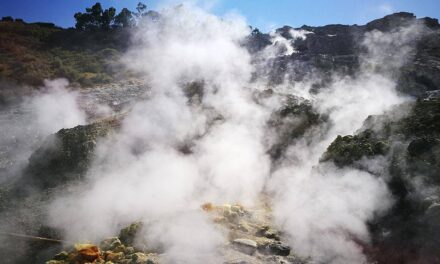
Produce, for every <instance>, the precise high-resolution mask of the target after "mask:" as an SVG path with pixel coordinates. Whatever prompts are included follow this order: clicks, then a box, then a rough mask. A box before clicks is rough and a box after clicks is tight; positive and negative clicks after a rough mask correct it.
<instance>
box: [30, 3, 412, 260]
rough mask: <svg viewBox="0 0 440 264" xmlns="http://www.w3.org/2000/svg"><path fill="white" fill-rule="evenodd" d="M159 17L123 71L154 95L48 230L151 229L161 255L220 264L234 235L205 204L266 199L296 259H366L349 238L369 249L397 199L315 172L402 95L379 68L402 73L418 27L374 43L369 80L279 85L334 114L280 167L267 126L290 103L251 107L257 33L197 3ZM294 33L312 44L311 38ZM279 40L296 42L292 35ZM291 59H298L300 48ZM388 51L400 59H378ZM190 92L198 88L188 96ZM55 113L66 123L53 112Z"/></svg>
mask: <svg viewBox="0 0 440 264" xmlns="http://www.w3.org/2000/svg"><path fill="white" fill-rule="evenodd" d="M161 16H162V17H161V19H160V21H145V22H146V23H145V24H144V25H141V26H140V29H139V30H138V31H137V32H136V33H135V34H134V36H133V43H134V44H133V47H132V49H131V50H130V51H129V52H128V53H127V54H126V56H125V62H126V64H127V67H128V68H130V69H131V70H133V71H136V72H137V73H139V74H142V75H143V76H144V77H145V80H146V81H147V82H148V83H149V85H150V86H151V91H150V95H149V98H148V99H147V100H145V101H142V102H139V103H137V104H136V105H135V106H134V107H133V109H132V110H131V111H130V113H129V114H128V116H127V117H126V118H125V119H124V121H123V125H122V128H121V129H120V131H118V132H117V133H116V134H114V135H111V136H109V137H108V138H106V139H103V140H102V141H101V142H99V146H98V150H97V153H96V159H95V161H94V163H93V166H92V168H91V169H90V171H89V173H88V176H87V181H86V183H84V184H82V185H81V186H73V187H71V189H70V190H67V191H66V194H64V195H62V196H59V197H57V199H56V200H55V201H54V202H53V203H52V204H51V205H50V206H49V219H50V221H51V224H52V225H53V226H55V227H60V228H63V229H64V230H65V232H66V234H67V239H68V240H73V241H78V240H88V239H93V240H99V239H101V238H104V237H106V236H111V235H114V234H115V233H117V231H118V229H119V228H120V227H121V226H122V225H125V224H128V223H131V222H134V221H139V220H141V221H143V222H145V223H146V230H145V233H144V238H145V239H146V240H147V241H148V242H149V243H152V244H150V245H151V246H152V247H158V248H163V249H164V251H165V252H166V253H167V254H166V256H167V259H166V261H168V262H170V263H176V262H181V263H217V262H219V263H221V261H222V260H221V257H220V255H219V254H218V252H217V249H218V248H219V246H220V245H222V244H223V243H225V241H226V238H225V234H223V233H222V232H221V231H220V230H219V229H217V228H216V227H215V226H214V225H212V224H211V223H210V221H209V219H207V217H206V216H205V215H204V214H203V212H202V211H201V210H199V207H200V205H201V204H202V203H204V202H207V201H211V202H214V203H241V204H244V205H245V206H253V205H255V204H257V203H258V202H259V199H260V197H261V194H262V193H263V192H267V193H269V194H271V200H270V201H269V202H270V203H271V205H272V207H273V209H274V212H273V213H274V217H275V222H276V224H278V226H279V227H280V228H281V229H282V230H283V231H284V232H285V233H287V235H288V238H289V242H290V244H291V246H292V247H293V249H294V251H295V252H296V253H299V254H301V255H304V256H312V257H313V259H314V260H316V261H323V262H326V263H363V262H366V259H365V257H364V256H363V254H362V251H361V249H360V247H359V246H358V245H357V244H356V243H355V242H353V238H355V239H356V240H360V241H363V242H365V243H368V239H369V235H368V230H367V226H366V222H367V221H368V220H371V219H372V218H373V217H374V215H375V214H380V213H381V212H383V211H385V210H387V209H388V208H389V207H390V205H391V204H392V197H390V194H389V192H388V190H387V188H386V185H385V183H384V182H383V180H382V179H380V178H378V177H376V176H375V175H372V174H370V173H367V172H364V171H360V170H356V169H348V168H344V169H340V168H336V167H335V166H334V165H333V164H330V163H319V158H320V157H321V156H322V154H323V153H324V151H325V149H326V148H327V146H328V145H329V144H330V143H331V142H332V141H333V140H334V138H335V137H336V136H337V135H339V134H342V135H346V134H352V133H354V132H355V131H356V130H357V129H359V128H360V127H361V125H362V122H363V120H364V119H365V118H366V117H367V116H368V115H371V114H380V113H383V112H384V111H385V110H388V109H389V108H390V107H392V106H393V105H396V104H399V103H402V102H403V101H405V100H406V98H404V97H402V96H400V95H398V94H397V92H396V91H395V82H394V81H393V78H394V77H395V75H393V74H390V75H388V74H383V73H379V71H378V70H377V67H376V66H378V65H381V67H382V72H386V73H388V72H394V73H395V72H397V71H398V68H399V67H400V66H401V65H402V63H403V62H404V60H402V54H401V53H400V51H402V49H391V48H389V47H390V46H391V45H394V44H395V43H403V44H402V45H403V46H402V47H403V48H404V49H403V51H404V53H405V54H406V55H408V56H410V53H411V52H410V51H411V49H410V47H411V45H410V44H411V43H412V41H413V40H414V39H416V38H417V37H418V36H419V35H420V32H421V30H420V28H419V26H414V27H412V28H409V29H400V30H398V31H396V32H394V33H392V34H390V35H385V34H383V33H380V32H371V33H369V34H367V35H366V36H365V40H364V42H363V45H364V46H365V47H366V49H367V51H368V53H367V55H366V56H365V57H363V60H362V66H361V72H359V73H358V74H357V75H356V76H355V77H339V76H335V78H334V81H333V82H332V83H331V84H329V85H328V87H326V88H325V89H322V90H320V91H319V92H318V93H317V94H312V93H310V92H309V91H310V89H311V86H310V83H308V82H303V83H284V84H282V85H280V86H279V87H274V90H275V91H278V92H280V93H289V94H293V95H298V96H301V97H304V98H306V99H308V100H310V101H311V103H312V105H313V107H314V108H315V109H316V110H317V111H318V112H319V113H322V114H326V115H328V116H329V121H328V123H327V124H325V125H322V126H316V127H314V128H312V129H311V130H309V131H307V132H306V134H305V135H304V137H302V138H300V139H298V140H297V141H296V142H294V143H293V144H292V145H291V146H289V148H288V151H287V154H286V155H285V157H284V158H283V160H282V162H281V164H280V165H278V166H276V167H274V166H272V164H271V160H270V158H269V156H268V155H267V154H266V151H267V146H266V141H267V138H266V136H267V134H268V133H267V129H268V128H267V121H268V119H269V117H270V115H271V113H273V112H274V111H275V110H277V109H279V107H280V104H281V101H282V100H281V99H280V98H278V97H277V96H274V97H273V98H272V99H268V100H267V101H264V102H257V101H256V100H255V98H254V93H255V92H256V91H261V90H263V89H265V82H264V81H262V80H257V81H251V80H252V78H251V77H252V73H253V72H254V70H255V68H254V67H255V66H254V65H253V64H252V63H251V56H250V54H249V53H248V52H247V50H246V49H245V48H244V47H243V46H242V42H243V40H244V39H245V38H246V36H248V35H249V33H250V29H249V27H248V26H247V23H246V21H245V20H244V19H243V18H241V17H239V16H237V15H230V16H226V17H224V18H219V17H216V16H214V15H211V14H208V13H206V12H205V11H203V10H201V9H199V8H197V7H194V6H188V5H183V6H178V7H172V8H167V9H165V10H163V12H161ZM292 34H293V35H295V37H296V38H304V37H306V35H305V33H304V32H299V33H298V32H296V33H295V32H294V33H292ZM274 37H275V38H277V39H278V43H281V44H283V45H287V46H288V44H289V41H288V40H286V39H284V40H282V41H281V40H279V38H282V37H281V36H274ZM268 49H274V47H273V46H271V47H268V48H267V50H265V51H263V52H261V54H266V55H264V56H274V54H278V53H274V52H273V50H268ZM286 51H287V52H288V53H291V52H294V50H292V49H291V46H289V47H288V48H287V47H286ZM384 54H391V59H387V60H384V59H382V58H383V56H384ZM404 57H405V56H404ZM384 62H387V63H384ZM263 77H264V76H263ZM261 79H264V78H261ZM286 82H287V81H286ZM188 84H190V85H193V86H191V87H189V86H188ZM51 85H52V84H49V86H51ZM63 85H64V86H65V85H66V84H65V83H64V84H62V85H61V86H63ZM200 87H202V91H200V90H198V89H199V88H200ZM191 88H194V89H195V90H196V92H195V93H194V94H191V96H192V97H191V98H192V99H191V100H189V99H188V89H191ZM54 92H55V95H56V98H57V100H56V102H55V103H59V102H60V100H59V98H63V99H62V103H61V104H60V105H62V106H65V105H67V106H73V101H71V99H69V98H72V97H71V95H72V94H70V96H66V97H64V94H65V92H64V91H63V90H62V89H61V90H57V89H55V91H54ZM74 97H75V95H73V98H74ZM34 102H35V103H36V105H37V106H38V107H37V109H39V111H41V112H44V113H45V114H44V115H46V113H47V109H46V108H44V107H42V106H44V105H53V103H54V102H53V98H52V97H51V96H50V95H43V96H41V97H39V98H38V99H36V101H34ZM55 105H57V104H55ZM40 107H41V108H40ZM74 113H75V114H73V115H72V114H71V115H69V118H65V117H63V120H67V121H68V123H64V124H57V125H56V126H47V127H48V129H50V130H51V131H54V130H56V129H58V128H59V127H58V126H60V125H61V126H62V127H65V126H70V125H73V124H78V123H83V122H84V115H82V114H81V113H80V112H74ZM47 116H49V117H50V120H54V119H55V120H56V119H57V118H53V117H51V116H50V111H49V115H47ZM70 117H71V118H70ZM39 122H41V123H42V124H46V123H47V122H48V121H47V120H40V121H39ZM50 122H51V124H52V121H50ZM184 153H185V154H184ZM367 163H368V162H367Z"/></svg>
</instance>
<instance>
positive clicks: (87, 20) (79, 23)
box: [74, 2, 116, 31]
mask: <svg viewBox="0 0 440 264" xmlns="http://www.w3.org/2000/svg"><path fill="white" fill-rule="evenodd" d="M115 14H116V9H115V8H114V7H110V8H109V9H105V10H103V9H102V6H101V4H100V3H99V2H98V3H96V4H94V5H93V6H92V7H88V8H86V12H85V13H81V12H78V13H76V14H75V15H74V17H75V19H76V24H75V27H76V28H77V29H79V30H90V31H94V30H109V29H110V28H111V26H112V25H113V23H114V20H115Z"/></svg>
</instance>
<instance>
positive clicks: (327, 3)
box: [0, 0, 440, 32]
mask: <svg viewBox="0 0 440 264" xmlns="http://www.w3.org/2000/svg"><path fill="white" fill-rule="evenodd" d="M194 1H197V0H193V1H192V2H194ZM95 2H97V0H0V16H1V17H2V16H12V17H14V18H22V19H24V20H25V21H27V22H37V21H38V22H53V23H55V24H57V25H59V26H62V27H71V26H74V24H75V20H74V18H73V14H74V13H75V12H83V11H84V10H85V8H86V7H90V6H92V5H93V4H94V3H95ZM99 2H100V3H101V4H102V5H103V7H104V8H108V7H110V6H113V7H115V8H116V9H117V11H119V10H121V9H122V8H123V7H127V8H129V9H130V10H135V8H136V4H137V3H138V2H139V0H101V1H99ZM143 2H144V3H145V4H146V5H147V6H148V8H149V9H153V10H160V8H161V7H162V6H163V5H164V3H167V2H173V3H175V2H183V1H178V0H177V1H176V0H165V1H164V0H144V1H143ZM197 2H198V3H199V4H200V5H201V6H202V7H204V8H206V9H209V10H210V11H211V12H212V13H214V14H216V15H220V16H222V15H225V14H227V13H229V12H235V13H238V14H241V15H242V16H244V17H245V18H246V19H247V21H248V23H249V25H251V26H254V27H258V28H259V29H260V30H262V31H265V32H266V31H269V30H271V29H274V28H278V27H281V26H284V25H290V26H293V27H299V26H302V25H309V26H322V25H327V24H358V25H362V24H365V23H367V22H369V21H371V20H373V19H376V18H380V17H383V16H384V15H387V14H391V13H394V12H399V11H406V12H411V13H414V14H415V15H416V16H417V17H425V16H429V17H434V18H440V0H313V1H312V0H277V1H275V0H198V1H197Z"/></svg>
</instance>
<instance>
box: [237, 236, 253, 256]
mask: <svg viewBox="0 0 440 264" xmlns="http://www.w3.org/2000/svg"><path fill="white" fill-rule="evenodd" d="M232 245H233V246H234V248H235V249H236V250H238V251H240V252H243V253H245V254H248V255H252V254H254V252H255V251H256V250H257V242H255V241H254V240H251V239H246V238H238V239H235V240H233V241H232Z"/></svg>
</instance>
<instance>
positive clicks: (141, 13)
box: [136, 2, 147, 18]
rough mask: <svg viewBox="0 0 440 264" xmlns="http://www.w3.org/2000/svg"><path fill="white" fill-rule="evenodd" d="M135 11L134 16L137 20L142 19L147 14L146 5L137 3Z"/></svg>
mask: <svg viewBox="0 0 440 264" xmlns="http://www.w3.org/2000/svg"><path fill="white" fill-rule="evenodd" d="M136 10H137V14H136V16H137V17H138V18H141V17H143V16H144V15H145V13H146V12H147V5H146V4H144V3H142V2H139V3H138V4H137V7H136Z"/></svg>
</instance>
